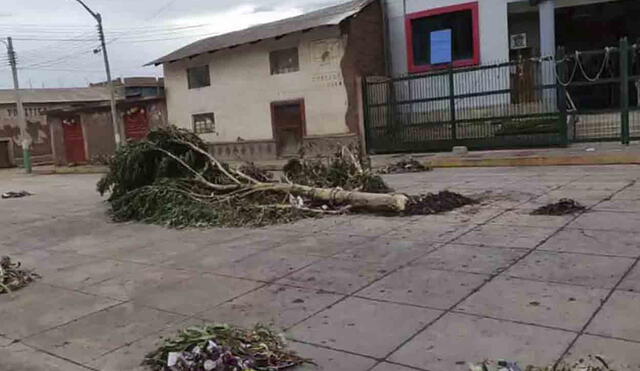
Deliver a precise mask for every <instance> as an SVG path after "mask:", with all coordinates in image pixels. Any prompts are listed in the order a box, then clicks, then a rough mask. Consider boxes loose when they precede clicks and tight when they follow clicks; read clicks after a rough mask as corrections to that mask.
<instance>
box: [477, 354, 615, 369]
mask: <svg viewBox="0 0 640 371" xmlns="http://www.w3.org/2000/svg"><path fill="white" fill-rule="evenodd" d="M469 371H615V370H614V369H612V368H610V366H609V364H608V362H607V361H605V360H604V358H603V357H602V356H598V355H589V356H587V357H586V358H582V359H580V360H578V361H577V362H574V363H572V364H567V363H560V364H558V365H556V366H547V367H539V366H527V367H526V368H524V369H523V368H520V366H519V365H518V364H517V363H516V362H511V361H503V360H500V361H485V362H482V363H479V364H470V365H469ZM620 371H621V370H620Z"/></svg>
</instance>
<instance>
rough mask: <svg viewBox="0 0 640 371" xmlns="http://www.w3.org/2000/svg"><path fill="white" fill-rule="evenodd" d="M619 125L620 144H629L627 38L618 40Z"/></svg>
mask: <svg viewBox="0 0 640 371" xmlns="http://www.w3.org/2000/svg"><path fill="white" fill-rule="evenodd" d="M620 126H621V129H622V133H621V134H622V144H626V145H628V144H629V141H630V139H629V40H628V39H627V38H626V37H623V38H622V39H621V40H620Z"/></svg>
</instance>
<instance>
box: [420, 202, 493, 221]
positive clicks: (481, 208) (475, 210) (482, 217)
mask: <svg viewBox="0 0 640 371" xmlns="http://www.w3.org/2000/svg"><path fill="white" fill-rule="evenodd" d="M503 212H504V210H503V209H502V208H498V207H491V206H485V205H480V204H475V205H468V206H464V207H462V208H459V209H456V210H453V211H449V212H446V213H442V214H433V215H417V216H414V217H413V218H412V219H413V220H414V221H416V222H418V224H420V225H425V224H443V223H449V224H480V223H484V222H486V221H487V220H489V219H491V218H493V217H495V216H497V215H498V214H500V213H503Z"/></svg>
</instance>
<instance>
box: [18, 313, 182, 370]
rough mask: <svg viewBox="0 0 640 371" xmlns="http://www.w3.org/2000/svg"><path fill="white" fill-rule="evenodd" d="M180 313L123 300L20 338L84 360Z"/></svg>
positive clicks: (141, 335)
mask: <svg viewBox="0 0 640 371" xmlns="http://www.w3.org/2000/svg"><path fill="white" fill-rule="evenodd" d="M182 319H184V317H182V316H178V315H175V314H170V313H166V312H161V311H158V310H155V309H151V308H145V307H142V306H139V305H134V304H131V303H124V304H121V305H118V306H115V307H112V308H109V309H107V310H104V311H100V312H97V313H93V314H91V315H89V316H86V317H83V318H81V319H79V320H78V321H74V322H72V323H69V324H66V325H64V326H62V327H58V328H56V329H53V330H50V331H47V332H44V333H42V334H38V335H35V336H33V337H30V338H27V339H25V340H24V342H25V343H27V344H29V345H33V346H35V347H37V348H39V349H43V350H45V351H47V352H50V353H53V354H56V355H59V356H61V357H64V358H66V359H73V360H75V361H76V362H79V363H82V364H87V363H89V362H91V361H93V360H94V359H96V358H98V357H100V356H102V355H103V354H105V353H108V352H110V351H113V350H115V349H117V348H120V347H121V346H123V345H125V344H127V343H131V342H133V341H136V340H139V339H142V338H144V337H146V336H148V335H150V334H152V333H153V332H156V331H157V329H158V328H162V327H163V326H166V325H167V324H170V323H172V322H177V321H179V320H182Z"/></svg>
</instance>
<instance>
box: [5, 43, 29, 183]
mask: <svg viewBox="0 0 640 371" xmlns="http://www.w3.org/2000/svg"><path fill="white" fill-rule="evenodd" d="M7 51H8V53H9V64H11V73H12V75H13V88H14V90H15V92H16V106H17V109H18V125H19V126H20V142H21V145H22V163H23V165H24V169H25V171H26V172H27V174H31V138H30V136H29V133H28V132H27V120H26V118H25V117H24V105H23V104H22V94H21V93H20V81H19V80H18V66H17V62H16V51H15V50H14V49H13V40H12V39H11V38H10V37H7Z"/></svg>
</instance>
